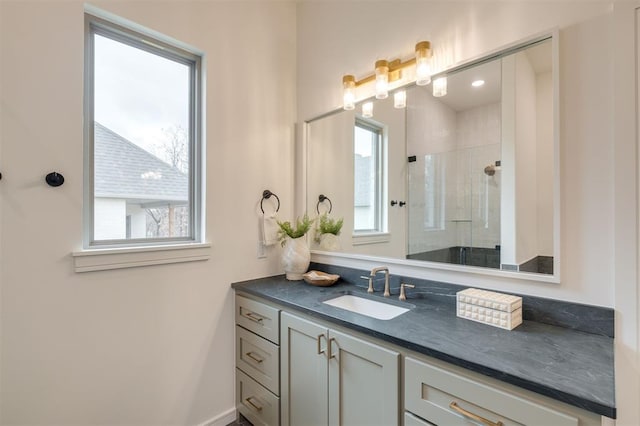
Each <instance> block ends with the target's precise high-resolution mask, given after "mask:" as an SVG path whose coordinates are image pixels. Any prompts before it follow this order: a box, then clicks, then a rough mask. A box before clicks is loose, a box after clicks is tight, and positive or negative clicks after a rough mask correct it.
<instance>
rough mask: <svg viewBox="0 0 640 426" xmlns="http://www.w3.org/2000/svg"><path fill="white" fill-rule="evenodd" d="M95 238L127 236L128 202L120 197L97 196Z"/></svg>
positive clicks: (122, 237) (94, 207)
mask: <svg viewBox="0 0 640 426" xmlns="http://www.w3.org/2000/svg"><path fill="white" fill-rule="evenodd" d="M93 209H94V221H95V225H94V228H95V231H94V232H95V239H96V240H122V239H125V238H126V237H127V202H126V201H125V200H124V199H118V198H96V200H95V202H94V204H93Z"/></svg>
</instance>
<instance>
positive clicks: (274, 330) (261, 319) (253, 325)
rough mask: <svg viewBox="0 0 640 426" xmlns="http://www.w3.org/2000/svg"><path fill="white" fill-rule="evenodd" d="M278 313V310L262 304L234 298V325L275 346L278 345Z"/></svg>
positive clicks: (243, 298) (242, 298)
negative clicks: (269, 341)
mask: <svg viewBox="0 0 640 426" xmlns="http://www.w3.org/2000/svg"><path fill="white" fill-rule="evenodd" d="M279 312H280V311H279V310H278V309H276V308H272V307H271V306H269V305H265V304H264V303H261V302H256V301H255V300H251V299H247V298H246V297H242V296H236V324H238V325H241V326H243V327H244V328H246V329H247V330H250V331H253V332H254V333H256V334H257V335H259V336H262V337H264V338H265V339H267V340H271V341H272V342H273V343H275V344H279V343H280V336H279V334H280V333H279V332H278V330H279V326H280V324H279V316H278V313H279Z"/></svg>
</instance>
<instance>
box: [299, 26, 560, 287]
mask: <svg viewBox="0 0 640 426" xmlns="http://www.w3.org/2000/svg"><path fill="white" fill-rule="evenodd" d="M556 57H557V39H556V38H555V35H554V36H553V37H552V36H551V35H546V36H542V37H538V38H536V39H534V40H529V41H527V42H526V43H520V44H518V45H514V46H511V47H509V48H507V49H503V50H502V51H500V52H496V53H493V54H491V55H489V56H487V57H484V58H481V59H478V60H474V61H472V62H469V63H466V64H463V65H459V66H456V67H455V68H452V69H450V70H448V71H446V72H444V73H442V74H439V75H437V76H434V78H433V80H432V83H431V84H429V85H427V86H415V85H414V86H410V87H406V88H405V89H406V107H405V108H394V100H393V94H390V96H389V98H388V99H382V100H373V101H371V100H369V101H366V102H362V103H361V104H359V105H358V106H357V107H356V109H355V110H352V111H343V110H340V111H335V112H332V113H330V114H327V115H324V116H322V117H320V118H317V119H313V120H310V121H309V122H307V125H306V143H307V159H306V161H307V163H306V173H307V187H306V209H307V211H308V212H309V213H312V212H313V213H316V214H328V215H329V217H332V218H335V219H339V218H342V219H344V225H343V228H342V232H341V235H340V237H339V242H338V244H335V243H334V244H333V245H332V246H331V247H327V246H323V245H321V244H320V243H319V242H316V241H313V242H312V243H311V248H312V250H317V251H328V250H331V251H339V252H342V253H349V254H353V255H368V256H377V257H382V258H390V259H391V258H392V259H403V261H405V262H407V263H408V264H418V263H419V264H420V265H423V266H424V267H428V268H441V269H455V270H461V271H471V270H472V271H474V272H480V273H488V274H502V275H504V274H505V271H507V272H508V273H513V272H517V273H518V274H519V276H521V277H525V276H529V277H531V278H533V279H543V280H545V281H558V280H559V270H558V269H559V158H558V155H559V147H558V145H559V141H558V120H557V105H558V103H557V97H558V83H557V81H558V69H557V68H558V67H557V63H558V61H557V59H556ZM438 78H441V79H440V80H439V81H438V82H436V80H438ZM443 81H445V82H446V86H444V85H443V86H444V88H443V86H439V88H438V87H437V88H436V89H437V90H436V93H435V95H436V96H434V87H433V85H436V86H438V85H440V84H442V83H443ZM438 90H439V91H440V92H439V93H437V92H438ZM368 102H371V105H370V106H369V107H370V108H371V107H372V112H369V111H365V112H364V113H363V109H362V104H364V103H368ZM536 277H537V278H536ZM543 277H544V278H543Z"/></svg>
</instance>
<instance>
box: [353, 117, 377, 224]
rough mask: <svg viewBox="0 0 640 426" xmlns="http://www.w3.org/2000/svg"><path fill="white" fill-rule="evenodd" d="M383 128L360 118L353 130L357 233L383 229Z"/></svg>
mask: <svg viewBox="0 0 640 426" xmlns="http://www.w3.org/2000/svg"><path fill="white" fill-rule="evenodd" d="M382 140H383V138H382V128H381V127H378V126H376V125H374V124H372V123H369V122H365V121H364V120H360V119H357V120H356V124H355V130H354V221H353V223H354V226H353V230H354V232H355V233H366V232H369V233H371V232H384V224H383V210H382V208H383V177H384V176H383V174H384V173H383V170H384V168H383V158H382V157H383V147H382Z"/></svg>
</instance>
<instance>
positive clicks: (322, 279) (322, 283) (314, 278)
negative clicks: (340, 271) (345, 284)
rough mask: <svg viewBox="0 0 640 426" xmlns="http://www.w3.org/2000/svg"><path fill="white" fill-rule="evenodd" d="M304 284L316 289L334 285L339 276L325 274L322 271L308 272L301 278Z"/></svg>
mask: <svg viewBox="0 0 640 426" xmlns="http://www.w3.org/2000/svg"><path fill="white" fill-rule="evenodd" d="M302 278H304V280H305V282H307V283H309V284H311V285H315V286H318V287H328V286H330V285H334V284H335V283H336V282H338V280H339V279H340V275H334V274H327V273H326V272H322V271H309V272H307V273H306V274H304V275H303V276H302Z"/></svg>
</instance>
